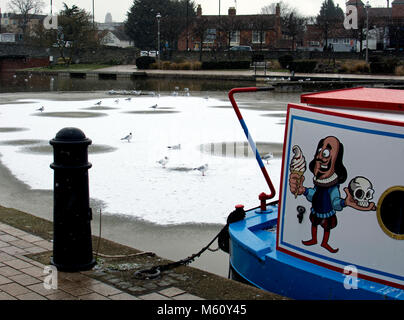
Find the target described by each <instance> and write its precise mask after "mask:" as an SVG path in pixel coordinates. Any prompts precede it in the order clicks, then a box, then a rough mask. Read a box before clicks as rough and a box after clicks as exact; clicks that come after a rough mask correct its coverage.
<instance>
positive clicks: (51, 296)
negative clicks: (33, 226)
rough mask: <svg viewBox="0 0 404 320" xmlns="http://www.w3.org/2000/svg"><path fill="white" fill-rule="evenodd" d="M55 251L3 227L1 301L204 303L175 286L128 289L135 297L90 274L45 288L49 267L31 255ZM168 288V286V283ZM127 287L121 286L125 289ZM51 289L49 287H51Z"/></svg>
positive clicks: (61, 276)
mask: <svg viewBox="0 0 404 320" xmlns="http://www.w3.org/2000/svg"><path fill="white" fill-rule="evenodd" d="M51 250H52V242H50V241H47V240H45V239H42V238H41V237H38V236H36V235H32V234H29V233H27V232H25V231H22V230H19V229H17V228H14V227H12V226H9V225H7V224H4V223H0V300H200V299H201V298H200V297H197V296H194V295H191V294H189V293H187V292H185V291H183V290H181V289H179V288H176V287H174V286H171V287H168V288H164V289H163V288H161V287H156V288H154V291H152V292H150V291H149V292H148V293H147V294H144V292H143V291H144V288H141V287H133V288H128V290H129V291H130V292H132V294H129V293H128V292H125V291H122V290H120V289H118V288H116V287H114V286H112V285H110V284H107V283H104V282H102V281H100V280H97V279H94V278H92V277H90V276H89V275H88V271H87V272H76V273H65V272H58V277H57V288H56V289H52V288H49V289H48V288H45V285H44V282H45V281H44V279H45V277H46V276H47V275H48V274H47V273H45V272H44V268H45V267H46V265H44V264H42V263H39V262H38V261H35V260H32V259H30V258H29V257H27V255H29V254H32V253H41V252H46V251H51ZM167 284H168V283H167ZM122 285H123V284H122V283H121V286H122ZM48 287H49V286H48Z"/></svg>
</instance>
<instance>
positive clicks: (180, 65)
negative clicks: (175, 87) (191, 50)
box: [148, 61, 201, 70]
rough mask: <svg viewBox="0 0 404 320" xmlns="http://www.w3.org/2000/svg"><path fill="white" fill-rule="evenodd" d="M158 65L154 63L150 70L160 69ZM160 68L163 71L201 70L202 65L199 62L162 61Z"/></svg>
mask: <svg viewBox="0 0 404 320" xmlns="http://www.w3.org/2000/svg"><path fill="white" fill-rule="evenodd" d="M158 68H159V66H158V63H157V62H154V63H152V64H150V65H149V68H148V69H158ZM160 68H161V69H162V70H200V69H201V63H200V62H199V61H186V62H171V61H161V62H160Z"/></svg>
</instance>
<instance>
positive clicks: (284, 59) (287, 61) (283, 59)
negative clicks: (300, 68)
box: [278, 54, 293, 69]
mask: <svg viewBox="0 0 404 320" xmlns="http://www.w3.org/2000/svg"><path fill="white" fill-rule="evenodd" d="M278 61H279V63H280V65H281V67H282V69H289V67H290V65H291V63H292V62H293V56H291V55H290V54H285V55H283V56H280V57H279V58H278Z"/></svg>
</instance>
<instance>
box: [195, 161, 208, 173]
mask: <svg viewBox="0 0 404 320" xmlns="http://www.w3.org/2000/svg"><path fill="white" fill-rule="evenodd" d="M194 170H198V171H200V172H202V175H203V176H204V175H205V172H206V171H207V170H208V164H207V163H205V164H204V165H203V166H200V167H198V168H194Z"/></svg>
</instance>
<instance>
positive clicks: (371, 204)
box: [344, 187, 376, 211]
mask: <svg viewBox="0 0 404 320" xmlns="http://www.w3.org/2000/svg"><path fill="white" fill-rule="evenodd" d="M344 191H345V193H346V198H345V204H346V205H347V206H349V207H351V208H354V209H356V210H360V211H376V204H375V203H374V202H369V205H368V206H367V207H361V206H359V205H358V204H357V203H356V201H355V199H354V198H353V196H352V195H351V193H350V192H349V189H348V188H347V187H346V188H344Z"/></svg>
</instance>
